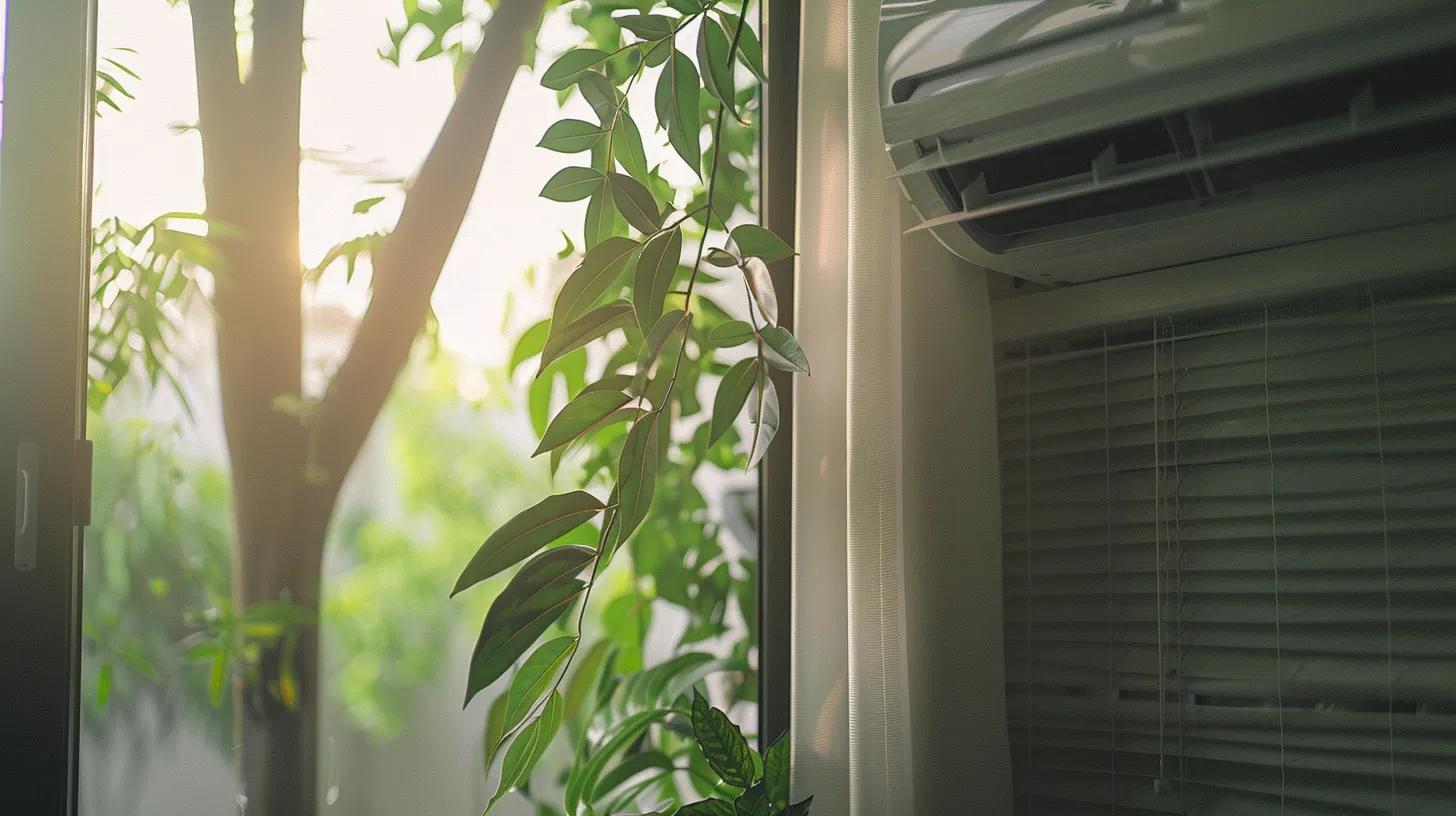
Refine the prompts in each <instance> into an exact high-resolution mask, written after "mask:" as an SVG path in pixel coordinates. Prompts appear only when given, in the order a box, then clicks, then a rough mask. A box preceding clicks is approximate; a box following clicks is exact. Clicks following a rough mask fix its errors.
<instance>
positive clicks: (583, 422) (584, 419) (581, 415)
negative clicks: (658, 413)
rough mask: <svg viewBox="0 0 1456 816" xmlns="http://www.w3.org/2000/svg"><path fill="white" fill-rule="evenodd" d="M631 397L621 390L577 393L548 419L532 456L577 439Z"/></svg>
mask: <svg viewBox="0 0 1456 816" xmlns="http://www.w3.org/2000/svg"><path fill="white" fill-rule="evenodd" d="M630 400H631V397H629V396H627V395H626V394H623V393H622V392H621V391H590V392H585V393H582V394H578V395H577V397H576V399H574V400H572V401H571V402H568V403H567V404H566V407H564V408H562V409H561V412H560V413H558V414H557V415H556V418H555V419H553V420H551V424H550V425H548V426H547V427H546V433H545V434H543V435H542V437H541V444H540V445H538V446H536V452H535V453H533V454H531V455H532V456H540V455H541V454H543V453H545V452H547V451H550V450H555V449H556V448H559V447H561V446H563V445H569V444H571V443H572V442H575V441H576V440H578V439H580V438H581V437H582V435H583V434H585V433H586V432H587V431H588V430H590V429H591V428H592V427H593V426H595V425H596V424H597V423H599V422H601V421H602V420H603V419H605V418H606V417H607V415H608V414H611V413H612V412H613V411H615V410H617V409H618V408H621V407H622V406H623V405H626V404H627V403H628V402H629V401H630Z"/></svg>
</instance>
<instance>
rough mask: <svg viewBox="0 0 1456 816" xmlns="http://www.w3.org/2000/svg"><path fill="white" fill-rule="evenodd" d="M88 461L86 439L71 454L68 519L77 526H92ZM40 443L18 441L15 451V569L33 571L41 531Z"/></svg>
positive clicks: (87, 441) (89, 455) (89, 454)
mask: <svg viewBox="0 0 1456 816" xmlns="http://www.w3.org/2000/svg"><path fill="white" fill-rule="evenodd" d="M91 459H92V445H91V442H90V441H89V440H85V439H81V440H77V442H76V446H75V448H74V449H73V452H72V460H71V464H72V467H73V471H72V473H73V475H74V479H75V482H74V490H73V491H72V497H73V499H72V502H73V503H72V506H71V519H72V523H73V524H75V525H76V526H78V527H85V526H86V525H88V524H90V523H91ZM40 477H41V474H40V443H39V442H21V443H20V445H19V447H18V448H17V449H16V452H15V569H16V571H17V572H32V571H34V570H35V566H36V558H37V555H38V546H37V541H38V538H39V536H38V530H39V528H40V496H41V478H40Z"/></svg>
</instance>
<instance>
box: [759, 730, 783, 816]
mask: <svg viewBox="0 0 1456 816" xmlns="http://www.w3.org/2000/svg"><path fill="white" fill-rule="evenodd" d="M763 783H764V789H765V792H766V793H767V794H768V802H769V808H770V810H772V811H773V812H774V813H778V812H779V811H781V810H783V809H784V808H786V807H788V806H789V740H788V737H787V735H785V736H782V737H779V738H778V739H777V740H776V741H775V742H774V744H773V745H770V746H769V747H768V752H767V753H765V754H764V755H763Z"/></svg>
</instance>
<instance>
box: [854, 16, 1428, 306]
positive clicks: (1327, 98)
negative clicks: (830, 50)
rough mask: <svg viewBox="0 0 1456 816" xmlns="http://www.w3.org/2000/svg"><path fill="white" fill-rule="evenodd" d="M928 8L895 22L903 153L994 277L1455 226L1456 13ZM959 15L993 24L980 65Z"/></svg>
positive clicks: (927, 209)
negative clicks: (1157, 142) (1044, 166)
mask: <svg viewBox="0 0 1456 816" xmlns="http://www.w3.org/2000/svg"><path fill="white" fill-rule="evenodd" d="M1094 7H1095V9H1101V10H1102V12H1101V13H1100V14H1094V13H1091V12H1087V13H1083V14H1082V16H1081V18H1080V19H1079V21H1077V24H1075V25H1073V24H1071V23H1068V24H1067V25H1065V26H1062V27H1060V28H1059V27H1057V26H1045V27H1043V28H1042V29H1041V30H1040V32H1038V30H1037V26H1038V25H1040V24H1041V23H1044V22H1045V21H1046V20H1048V19H1053V20H1055V19H1061V20H1063V21H1066V20H1071V19H1072V12H1074V11H1076V10H1077V9H1084V10H1088V9H1094ZM914 8H916V9H920V11H919V12H915V11H911V10H909V9H908V8H902V7H898V6H895V5H887V6H885V7H884V12H883V13H882V21H883V22H882V32H881V34H882V37H881V40H882V41H881V48H882V55H883V58H884V60H885V62H884V64H883V73H882V91H883V92H884V111H883V113H884V122H885V133H886V141H887V146H888V148H889V150H890V153H891V157H892V159H893V161H894V164H895V166H896V167H897V168H898V169H899V174H898V176H899V181H900V183H901V184H902V186H903V187H904V189H905V191H906V194H907V196H908V197H909V198H910V200H911V202H912V204H913V206H914V208H915V210H916V212H917V213H918V214H919V215H920V216H921V218H922V219H925V220H931V221H935V220H936V219H940V220H941V221H944V222H949V223H941V224H940V225H938V226H936V227H935V234H936V236H937V237H938V238H939V240H940V241H941V242H942V243H944V244H945V245H946V246H947V247H948V248H949V249H951V250H952V251H953V252H955V253H956V254H959V255H961V256H962V257H965V258H967V259H970V260H972V261H973V262H976V263H978V264H979V265H982V266H985V267H987V268H991V269H996V270H998V271H1003V272H1007V273H1010V274H1013V275H1018V276H1022V277H1026V278H1029V279H1032V280H1037V281H1041V282H1049V283H1075V282H1080V281H1086V280H1095V279H1099V278H1105V277H1111V276H1115V275H1121V274H1128V273H1132V272H1138V271H1145V270H1150V269H1157V268H1162V267H1166V266H1172V265H1178V264H1182V263H1189V262H1193V261H1197V260H1203V259H1206V258H1212V257H1222V256H1227V255H1234V254H1240V253H1244V252H1250V251H1255V250H1258V249H1263V248H1269V247H1274V246H1283V245H1289V244H1293V243H1299V242H1302V241H1308V240H1317V239H1320V238H1326V237H1330V236H1333V235H1338V234H1345V233H1348V232H1352V231H1361V230H1369V229H1375V228H1378V227H1379V226H1391V225H1396V224H1401V223H1412V222H1415V221H1419V220H1423V219H1429V218H1438V217H1443V216H1446V215H1450V214H1453V213H1456V196H1453V195H1451V194H1450V192H1449V191H1450V190H1451V189H1456V187H1453V185H1456V4H1453V3H1450V2H1433V0H1390V2H1384V3H1353V2H1328V1H1326V2H1310V1H1309V0H1279V2H1266V0H1206V1H1205V2H1194V1H1193V0H1186V1H1185V2H1181V3H1177V4H1172V3H1161V2H1156V0H1145V2H1137V0H1131V1H1130V2H1126V3H1122V2H1120V0H1119V2H1113V0H1101V2H1095V3H1090V4H1089V3H1067V2H1051V0H1048V1H1047V2H1021V3H1015V2H996V3H984V2H982V3H975V2H966V1H965V0H963V1H962V2H960V3H947V2H944V1H943V0H942V1H941V2H931V3H922V4H916V6H915V7H914ZM897 9H899V11H898V13H897V11H896V10H897ZM996 12H999V13H1001V16H1000V17H997V14H996ZM955 15H962V19H976V20H978V21H979V22H981V23H985V24H986V29H987V33H986V35H985V37H984V39H983V40H982V41H980V42H968V43H966V44H965V47H964V48H963V49H962V52H963V53H954V52H953V49H951V48H950V47H949V46H948V45H946V43H950V42H953V38H952V39H947V35H945V34H944V33H943V32H946V31H949V30H951V28H952V26H950V25H948V23H947V21H948V20H951V19H953V18H954V17H955ZM964 30H965V26H963V27H962V34H961V35H960V36H962V37H964ZM1028 34H1035V35H1036V36H1028ZM937 36H938V37H939V39H938V40H937ZM937 42H938V43H939V45H938V46H937V48H936V49H930V50H933V51H935V53H938V54H939V55H940V56H939V58H938V59H939V64H940V66H941V67H940V68H935V67H933V66H935V65H936V64H937V63H936V60H935V59H932V58H930V56H927V54H928V53H929V51H928V50H927V49H928V46H927V43H937ZM917 44H918V45H919V48H918V50H917V47H916V46H917ZM1280 94H1283V96H1282V97H1281V96H1280ZM1320 106H1323V107H1320ZM1305 107H1308V108H1310V110H1309V111H1307V112H1304V111H1301V109H1302V108H1305ZM1285 108H1288V109H1289V112H1288V115H1286V111H1285V110H1284V109H1285ZM1286 119H1287V120H1288V121H1284V120H1286ZM1165 126H1166V127H1167V129H1168V134H1167V137H1166V138H1168V139H1169V143H1168V144H1166V145H1164V146H1163V147H1162V148H1161V151H1160V150H1158V149H1146V150H1145V149H1144V148H1146V147H1147V146H1146V145H1144V144H1142V143H1143V142H1146V141H1147V133H1143V135H1142V136H1139V135H1138V131H1137V130H1136V129H1137V128H1142V129H1143V130H1144V131H1148V132H1151V133H1153V134H1154V135H1155V136H1157V137H1158V138H1164V137H1162V136H1161V135H1158V134H1161V132H1162V130H1163V129H1164V127H1165ZM1129 129H1132V130H1131V131H1129ZM1175 131H1176V132H1175ZM1129 133H1131V134H1132V136H1129V135H1128V134H1129ZM1059 151H1060V152H1059ZM1140 151H1141V152H1140ZM1018 156H1025V157H1026V158H1025V159H1022V158H1018ZM1332 157H1333V158H1332ZM1026 161H1031V162H1033V164H1035V162H1038V161H1044V162H1061V164H1062V165H1065V166H1063V167H1062V168H1061V169H1060V170H1051V169H1049V170H1047V171H1046V172H1044V173H1043V172H1042V171H1041V170H1040V169H1039V168H1037V167H1033V166H1030V165H1026V164H1025V162H1026ZM1017 162H1021V163H1022V164H1021V165H1020V166H1019V167H1020V169H1018V165H1017ZM1078 162H1080V164H1078ZM1008 168H1009V171H1010V172H1011V175H1012V176H1013V177H1015V178H1014V183H1011V184H1010V186H1009V187H1008V182H1007V181H1006V178H1007V172H1008ZM1099 170H1100V171H1101V173H1100V175H1099ZM998 180H999V181H1000V184H999V187H998V183H997V182H998ZM1187 183H1192V184H1193V186H1194V187H1195V188H1196V189H1195V190H1194V194H1193V195H1189V194H1188V192H1187V190H1184V191H1182V192H1183V194H1182V195H1181V196H1180V195H1179V194H1178V193H1179V191H1178V189H1177V188H1178V187H1179V185H1184V184H1187ZM1159 185H1161V189H1164V192H1166V193H1167V195H1164V194H1162V193H1159V192H1158V189H1160V187H1159ZM1180 197H1181V198H1191V199H1193V200H1189V201H1179V200H1176V199H1179V198H1180ZM1165 198H1166V199H1167V200H1166V201H1165V200H1164V199H1165Z"/></svg>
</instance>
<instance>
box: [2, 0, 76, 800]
mask: <svg viewBox="0 0 1456 816" xmlns="http://www.w3.org/2000/svg"><path fill="white" fill-rule="evenodd" d="M5 14H6V37H7V43H6V50H5V56H4V59H5V61H6V64H5V79H4V100H5V101H4V104H5V117H4V132H3V136H0V139H3V142H4V144H5V147H4V149H3V150H0V258H3V259H4V260H3V262H0V293H3V296H0V382H4V383H5V384H6V387H5V388H4V389H3V391H0V497H3V501H5V502H6V507H7V508H9V509H10V510H11V512H10V513H8V514H7V521H10V520H11V519H14V521H15V522H19V521H20V520H21V519H18V518H14V517H15V516H16V515H19V514H18V513H16V512H15V511H16V510H17V509H18V508H16V504H17V501H16V499H17V498H19V497H18V496H17V485H18V484H21V483H22V482H24V483H26V484H29V485H30V486H31V487H32V488H33V489H34V490H35V493H34V495H35V497H36V498H35V501H34V503H33V504H32V503H31V502H29V501H26V502H25V504H26V505H27V510H26V513H28V514H32V515H30V516H29V518H30V519H31V521H30V522H29V523H33V524H34V525H35V533H36V535H35V544H36V556H37V557H36V558H35V559H34V566H33V569H29V570H22V569H21V568H19V567H17V564H16V561H17V559H16V556H15V553H16V550H15V540H16V539H15V537H14V535H13V534H12V535H11V536H9V541H7V546H5V547H3V548H0V650H3V654H4V655H5V657H6V662H7V665H8V667H9V668H7V670H5V671H0V734H3V735H4V737H3V740H0V745H3V747H0V763H3V767H4V768H5V774H6V778H7V779H11V780H21V782H20V784H9V785H5V786H3V787H0V812H4V813H34V814H61V813H66V814H69V813H74V812H75V802H76V783H77V734H78V726H79V719H80V712H79V705H78V703H79V668H80V659H81V650H80V645H81V640H80V611H81V610H80V599H81V593H80V568H81V546H80V544H81V537H80V535H79V527H78V526H77V525H78V524H80V523H83V522H84V515H86V513H87V511H88V510H89V508H88V506H87V505H88V503H89V477H90V472H89V467H88V462H87V457H86V451H87V448H86V446H85V443H84V442H83V441H82V440H83V439H84V436H85V418H86V415H85V411H84V408H83V395H84V389H83V388H82V385H83V383H84V382H85V376H86V366H85V355H86V320H87V312H88V308H87V303H88V291H87V287H88V278H89V275H88V274H87V270H88V265H89V252H90V246H89V241H90V216H91V214H90V200H91V177H90V164H91V160H90V159H91V119H92V116H93V105H94V97H93V94H92V76H93V75H94V70H95V66H94V53H95V45H94V42H95V39H94V38H95V20H96V0H9V2H8V3H7V6H6V8H5ZM26 443H34V444H35V445H36V446H37V449H38V454H37V455H36V456H34V457H25V458H27V459H30V460H32V464H30V465H27V474H26V475H25V476H23V477H22V476H20V475H19V472H18V471H19V468H20V467H21V459H22V457H21V456H20V455H19V451H20V449H21V446H22V445H23V444H26ZM12 497H16V498H12ZM4 526H5V524H4V523H3V522H0V527H4ZM17 668H18V669H19V670H17Z"/></svg>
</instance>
